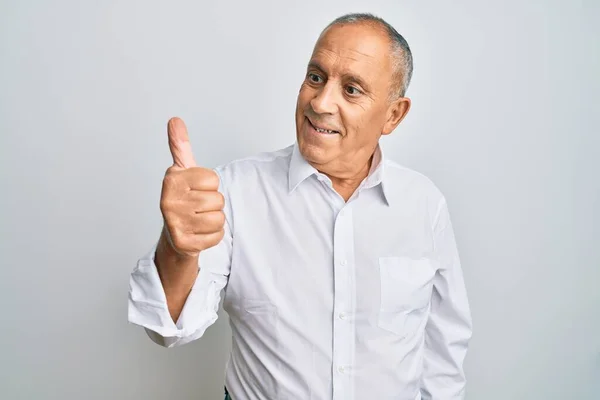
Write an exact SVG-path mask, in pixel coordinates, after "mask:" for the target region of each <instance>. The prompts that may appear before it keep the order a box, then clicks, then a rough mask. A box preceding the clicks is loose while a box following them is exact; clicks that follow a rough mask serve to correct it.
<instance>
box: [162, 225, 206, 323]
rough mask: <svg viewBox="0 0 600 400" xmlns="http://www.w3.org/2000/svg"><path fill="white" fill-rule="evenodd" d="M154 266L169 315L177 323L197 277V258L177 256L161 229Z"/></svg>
mask: <svg viewBox="0 0 600 400" xmlns="http://www.w3.org/2000/svg"><path fill="white" fill-rule="evenodd" d="M155 264H156V268H157V270H158V275H159V276H160V280H161V283H162V286H163V290H164V292H165V296H166V299H167V306H168V308H169V314H170V315H171V318H172V319H173V322H175V323H177V320H178V319H179V315H180V314H181V311H182V310H183V306H184V305H185V302H186V299H187V298H188V295H189V294H190V291H191V290H192V287H193V286H194V282H195V281H196V277H197V276H198V256H195V257H194V256H187V255H181V254H178V253H177V252H176V251H175V250H174V249H173V247H172V246H171V244H170V243H169V241H168V238H167V236H166V232H165V230H164V229H163V231H162V233H161V235H160V239H159V241H158V245H157V247H156V255H155Z"/></svg>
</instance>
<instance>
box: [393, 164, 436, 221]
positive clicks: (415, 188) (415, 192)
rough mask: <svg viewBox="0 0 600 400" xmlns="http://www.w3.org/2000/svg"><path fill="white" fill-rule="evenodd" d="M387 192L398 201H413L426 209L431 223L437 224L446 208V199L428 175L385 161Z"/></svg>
mask: <svg viewBox="0 0 600 400" xmlns="http://www.w3.org/2000/svg"><path fill="white" fill-rule="evenodd" d="M385 181H386V183H387V184H388V185H387V186H388V187H387V188H386V190H388V191H390V192H391V195H392V196H393V197H394V198H397V199H405V198H409V199H412V200H413V201H414V202H415V203H417V204H420V205H422V206H424V207H425V210H426V212H427V214H428V215H429V218H430V222H431V223H432V224H435V222H436V220H437V219H438V217H439V213H440V211H441V210H442V209H443V208H445V207H446V197H445V195H444V193H443V192H442V190H441V189H440V187H439V186H438V185H437V184H436V183H435V182H434V180H433V179H432V178H431V177H429V176H427V175H426V174H424V173H422V172H419V171H416V170H414V169H412V168H409V167H407V166H405V165H402V164H400V163H397V162H395V161H392V160H386V161H385Z"/></svg>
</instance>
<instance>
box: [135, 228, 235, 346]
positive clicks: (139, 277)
mask: <svg viewBox="0 0 600 400" xmlns="http://www.w3.org/2000/svg"><path fill="white" fill-rule="evenodd" d="M232 239H233V238H232V235H231V231H230V229H229V225H228V224H225V236H224V237H223V240H221V242H220V243H219V244H218V245H217V246H215V247H211V248H210V249H206V250H203V251H202V252H200V255H199V258H198V262H197V264H195V265H194V266H190V267H189V269H190V270H189V271H186V272H187V273H188V274H189V275H187V276H186V275H182V277H181V278H179V277H174V278H166V279H164V283H163V281H161V276H160V274H159V269H158V268H157V266H156V263H155V262H158V261H157V260H156V254H157V253H158V252H157V250H158V247H159V246H160V242H159V244H157V246H156V247H155V248H153V249H152V250H151V251H150V252H148V254H147V255H146V256H145V257H143V258H141V259H140V260H139V261H138V263H137V266H136V268H135V269H134V270H133V272H132V274H131V276H130V279H129V301H128V320H129V322H131V323H133V324H135V325H138V326H141V327H143V328H144V329H145V331H146V333H147V334H148V336H149V337H150V338H151V339H152V340H153V341H154V342H155V343H157V344H159V345H161V346H164V347H174V346H181V345H184V344H186V343H189V342H191V341H193V340H196V339H198V338H200V337H202V335H203V334H204V332H205V331H206V329H207V328H208V327H209V326H211V325H212V324H214V322H215V321H216V320H217V311H218V307H219V303H220V300H221V292H222V289H223V288H224V287H225V285H226V284H227V280H228V277H229V271H230V266H231V249H232ZM200 265H202V267H201V268H200V267H199V266H200ZM192 277H193V278H192ZM169 279H170V281H169ZM187 279H189V281H187ZM177 281H179V284H180V285H179V286H178V285H177ZM169 285H172V290H171V294H168V293H169V290H168V289H167V287H168V286H169ZM186 285H190V286H189V287H190V289H186Z"/></svg>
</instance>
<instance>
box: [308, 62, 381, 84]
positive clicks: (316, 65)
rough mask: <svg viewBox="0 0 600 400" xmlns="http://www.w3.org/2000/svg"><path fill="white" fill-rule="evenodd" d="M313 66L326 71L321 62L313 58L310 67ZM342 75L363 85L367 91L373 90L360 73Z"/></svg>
mask: <svg viewBox="0 0 600 400" xmlns="http://www.w3.org/2000/svg"><path fill="white" fill-rule="evenodd" d="M311 68H314V69H318V70H319V71H321V72H323V73H325V69H324V68H323V67H322V66H321V64H319V62H318V61H314V60H311V61H310V62H309V63H308V69H311ZM342 77H343V78H345V79H348V80H349V81H353V82H355V83H357V84H358V85H359V86H361V87H362V88H363V89H364V90H365V91H367V92H368V91H370V90H371V88H370V86H369V85H368V84H367V82H366V81H365V80H364V79H363V78H361V77H360V76H358V75H352V74H343V75H342Z"/></svg>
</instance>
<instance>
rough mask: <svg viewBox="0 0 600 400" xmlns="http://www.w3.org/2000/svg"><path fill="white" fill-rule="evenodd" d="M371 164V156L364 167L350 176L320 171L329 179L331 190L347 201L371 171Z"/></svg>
mask: <svg viewBox="0 0 600 400" xmlns="http://www.w3.org/2000/svg"><path fill="white" fill-rule="evenodd" d="M372 162H373V156H371V157H370V158H369V159H368V160H367V163H366V164H365V165H363V167H362V168H360V169H359V170H358V171H356V172H355V173H353V174H352V175H350V176H343V177H340V176H336V174H331V173H328V172H325V171H320V172H322V173H324V174H325V175H327V176H328V177H329V179H331V183H332V185H333V189H334V190H335V191H336V192H337V193H338V194H339V195H340V196H342V198H343V199H344V201H348V199H350V197H351V196H352V194H354V192H355V191H356V189H357V188H358V187H359V186H360V184H361V182H362V181H363V180H364V179H365V178H366V177H367V176H368V175H369V171H370V169H371V163H372Z"/></svg>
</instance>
